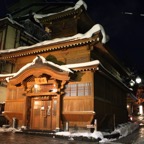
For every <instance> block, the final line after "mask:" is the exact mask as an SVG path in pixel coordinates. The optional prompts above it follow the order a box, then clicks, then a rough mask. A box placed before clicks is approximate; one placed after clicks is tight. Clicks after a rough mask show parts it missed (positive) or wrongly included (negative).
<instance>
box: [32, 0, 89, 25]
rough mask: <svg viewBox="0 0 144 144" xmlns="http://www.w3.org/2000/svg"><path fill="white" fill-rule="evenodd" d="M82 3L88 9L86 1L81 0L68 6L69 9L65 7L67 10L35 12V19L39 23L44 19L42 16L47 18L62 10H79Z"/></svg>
mask: <svg viewBox="0 0 144 144" xmlns="http://www.w3.org/2000/svg"><path fill="white" fill-rule="evenodd" d="M82 5H83V6H84V8H85V9H87V5H86V3H85V2H84V1H83V0H79V1H78V2H77V3H76V4H75V6H74V7H70V8H67V9H65V10H63V11H61V12H58V13H50V14H34V19H35V21H36V22H38V23H39V19H42V18H45V17H49V16H52V15H56V14H60V13H62V12H67V11H69V10H72V9H74V10H77V9H78V8H80V7H81V6H82Z"/></svg>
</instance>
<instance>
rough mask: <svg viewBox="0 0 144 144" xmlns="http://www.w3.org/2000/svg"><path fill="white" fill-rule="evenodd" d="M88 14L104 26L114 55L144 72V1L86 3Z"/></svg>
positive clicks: (99, 0)
mask: <svg viewBox="0 0 144 144" xmlns="http://www.w3.org/2000/svg"><path fill="white" fill-rule="evenodd" d="M85 2H86V3H87V5H88V12H89V15H90V16H91V17H92V19H93V20H94V21H95V22H96V23H100V24H102V25H103V27H104V29H105V31H106V33H107V35H109V37H110V41H109V42H108V45H109V47H110V49H112V51H113V52H114V53H115V54H116V56H117V57H118V58H119V59H120V60H121V61H122V62H123V63H124V65H126V66H129V67H130V69H132V70H134V71H138V72H143V71H144V63H143V61H144V37H143V34H144V16H140V14H144V2H142V1H139V0H119V1H118V0H109V1H104V0H95V1H89V0H85Z"/></svg>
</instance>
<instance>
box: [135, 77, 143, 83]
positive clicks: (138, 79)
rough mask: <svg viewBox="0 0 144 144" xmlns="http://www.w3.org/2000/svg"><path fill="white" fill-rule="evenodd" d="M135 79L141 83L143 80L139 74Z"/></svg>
mask: <svg viewBox="0 0 144 144" xmlns="http://www.w3.org/2000/svg"><path fill="white" fill-rule="evenodd" d="M135 81H136V83H137V84H139V83H141V81H142V80H141V78H140V77H139V76H138V77H136V80H135Z"/></svg>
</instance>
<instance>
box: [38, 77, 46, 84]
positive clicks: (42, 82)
mask: <svg viewBox="0 0 144 144" xmlns="http://www.w3.org/2000/svg"><path fill="white" fill-rule="evenodd" d="M35 83H36V84H47V79H46V77H41V78H35Z"/></svg>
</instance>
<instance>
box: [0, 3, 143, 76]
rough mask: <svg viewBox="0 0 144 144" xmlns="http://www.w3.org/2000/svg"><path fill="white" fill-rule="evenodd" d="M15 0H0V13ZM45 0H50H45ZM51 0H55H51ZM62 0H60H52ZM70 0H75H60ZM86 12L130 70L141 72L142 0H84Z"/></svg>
mask: <svg viewBox="0 0 144 144" xmlns="http://www.w3.org/2000/svg"><path fill="white" fill-rule="evenodd" d="M16 1H18V0H0V6H1V7H0V17H1V16H3V15H4V14H5V13H6V9H7V7H8V6H9V5H11V4H12V3H15V2H16ZM46 1H47V2H48V1H49V0H46ZM53 1H54V0H53ZM55 1H58V2H60V1H62V0H55ZM63 1H73V2H75V3H76V1H77V0H63ZM84 1H85V2H86V4H87V6H88V9H87V12H88V14H89V16H90V17H91V18H92V19H93V20H94V21H95V23H99V24H101V25H102V26H103V27H104V29H105V31H106V34H107V35H108V36H109V38H110V40H109V42H108V43H107V45H108V47H109V49H111V50H112V51H113V52H114V53H115V55H116V57H118V59H119V60H120V61H121V62H122V63H123V64H124V65H125V66H127V67H129V68H130V70H132V71H134V72H136V73H142V74H143V73H144V62H143V61H144V56H143V55H144V52H143V49H144V36H143V34H144V16H141V14H143V15H144V2H142V0H141V1H140V0H107V1H106V0H84Z"/></svg>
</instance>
